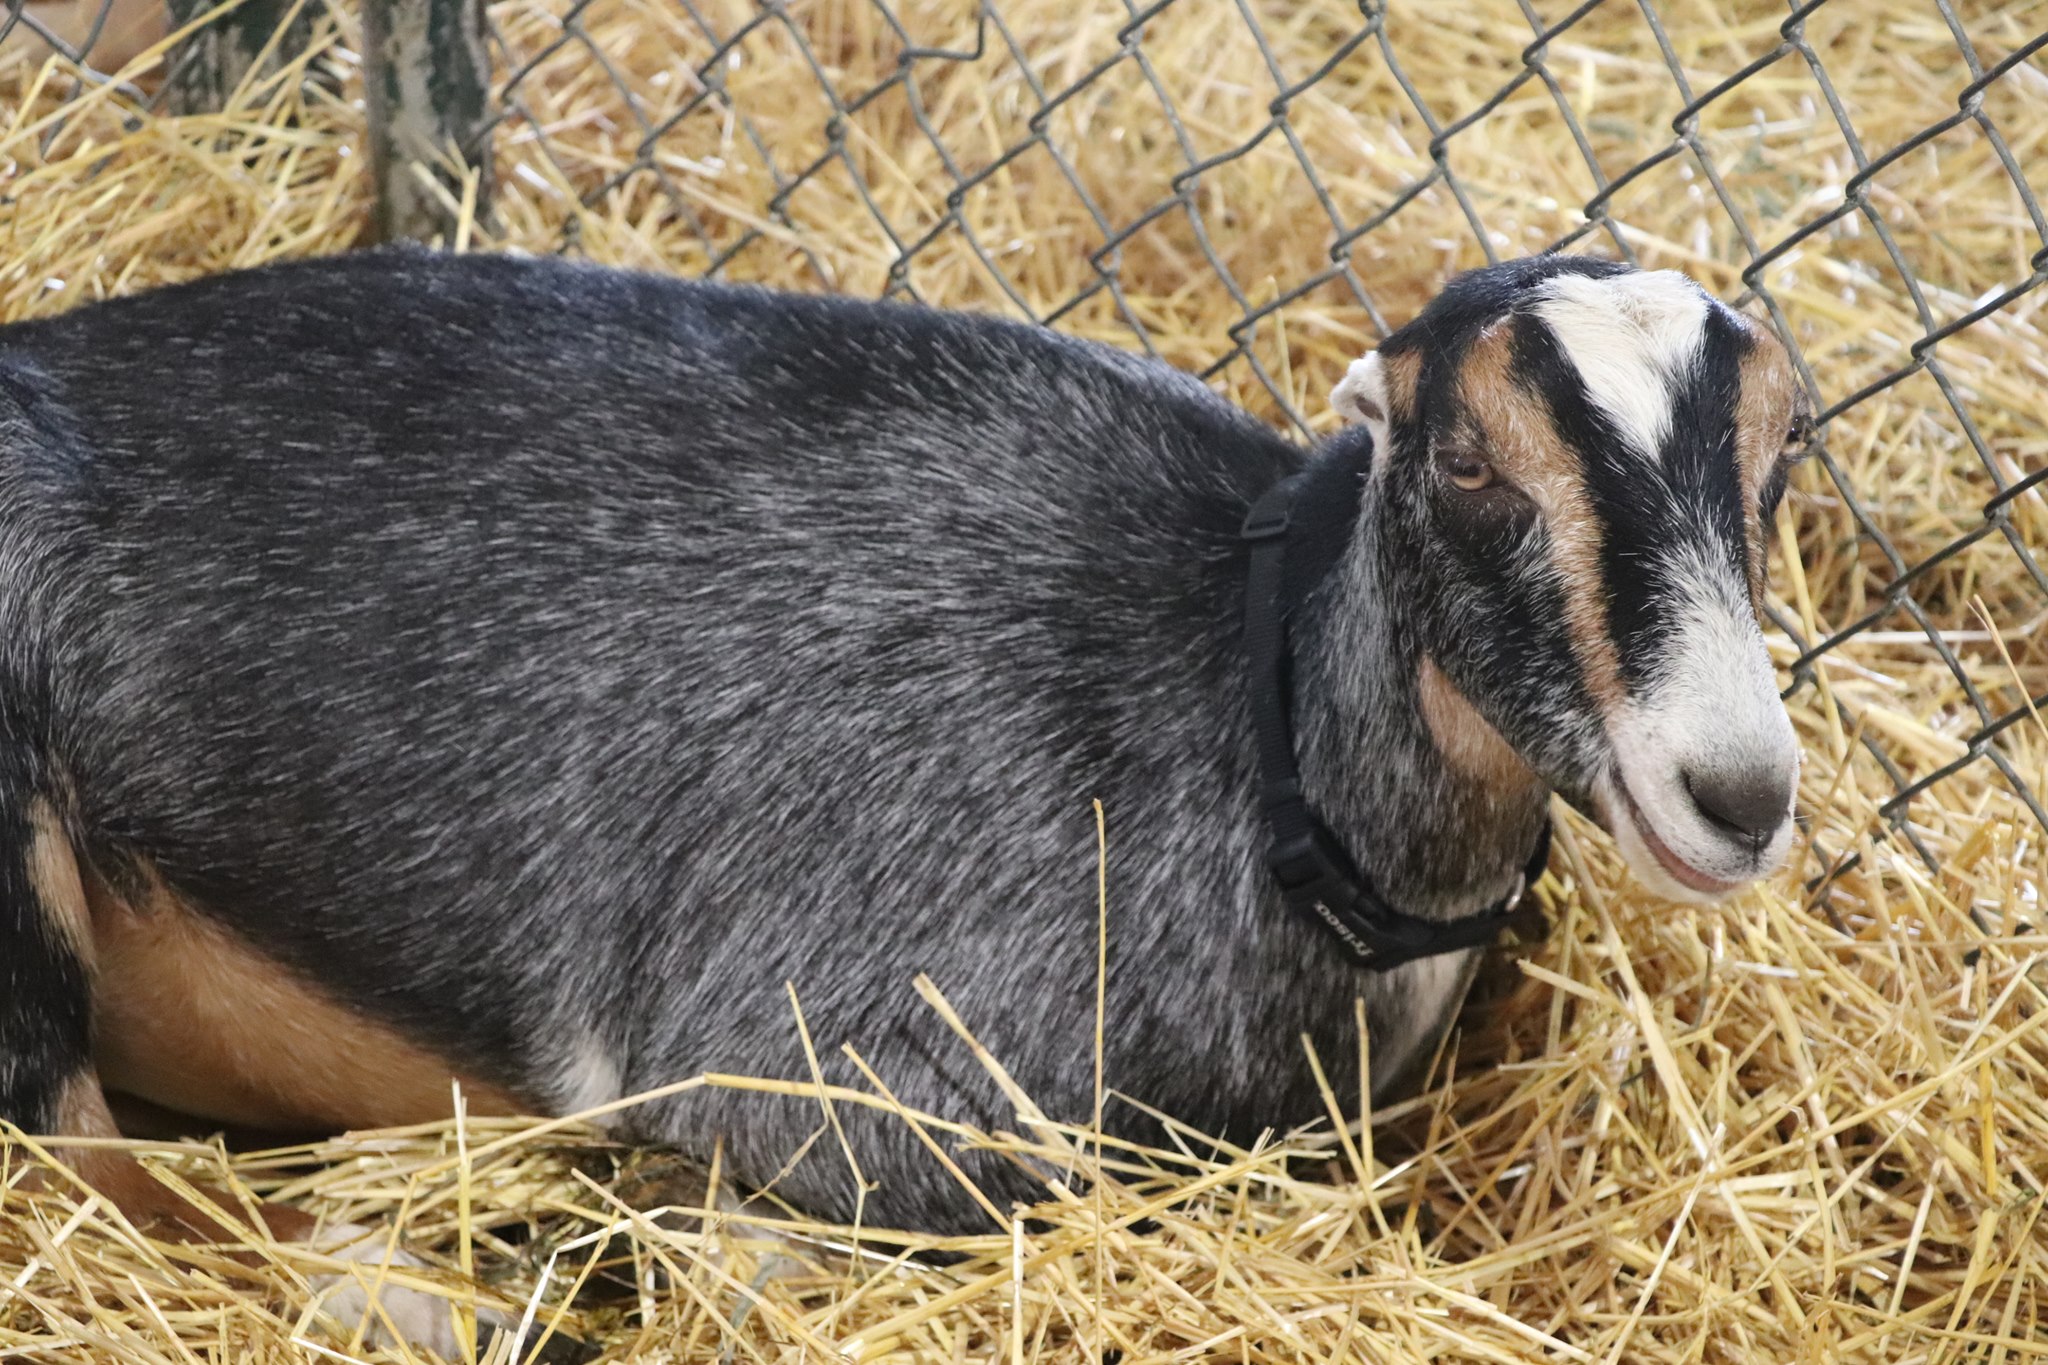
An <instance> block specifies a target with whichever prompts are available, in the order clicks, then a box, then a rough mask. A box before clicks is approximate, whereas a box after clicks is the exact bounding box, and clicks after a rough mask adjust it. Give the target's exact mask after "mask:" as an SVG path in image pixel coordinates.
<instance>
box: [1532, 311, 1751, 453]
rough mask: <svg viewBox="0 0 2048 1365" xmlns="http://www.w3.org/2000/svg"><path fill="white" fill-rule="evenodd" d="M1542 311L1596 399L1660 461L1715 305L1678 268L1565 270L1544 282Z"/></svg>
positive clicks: (1626, 435)
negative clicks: (1676, 397) (1598, 273)
mask: <svg viewBox="0 0 2048 1365" xmlns="http://www.w3.org/2000/svg"><path fill="white" fill-rule="evenodd" d="M1537 293H1538V297H1537V302H1536V307H1535V313H1536V316H1537V317H1539V318H1541V319H1542V320H1543V323H1544V325H1545V326H1547V327H1549V328H1550V331H1551V333H1552V335H1554V336H1555V337H1556V338H1557V342H1558V345H1559V346H1560V347H1562V348H1563V350H1564V353H1565V355H1566V356H1568V357H1569V358H1570V359H1571V362H1572V364H1573V366H1574V367H1575V368H1577V370H1578V372H1579V378H1580V380H1581V381H1582V382H1583V383H1584V384H1585V386H1586V392H1587V394H1588V396H1590V397H1591V398H1592V400H1593V404H1594V406H1595V407H1597V408H1599V409H1600V411H1601V413H1602V414H1603V415H1604V416H1605V417H1606V418H1607V420H1608V421H1610V422H1612V423H1613V424H1614V426H1615V429H1616V430H1618V431H1619V432H1620V433H1621V436H1622V439H1624V440H1625V441H1627V442H1628V443H1629V445H1630V446H1632V447H1633V448H1634V449H1635V451H1636V453H1637V454H1638V455H1640V456H1642V458H1644V459H1646V460H1652V461H1654V460H1655V459H1656V458H1657V452H1658V451H1659V450H1661V449H1662V448H1663V446H1664V438H1665V437H1666V436H1667V435H1669V434H1670V431H1671V407H1672V393H1673V390H1674V387H1675V386H1676V385H1678V384H1681V383H1683V382H1685V376H1686V374H1687V372H1688V371H1689V370H1691V369H1692V368H1693V367H1694V366H1695V365H1696V364H1697V363H1698V360H1699V355H1700V347H1701V345H1702V344H1703V343H1704V341H1705V339H1706V328H1707V313H1708V310H1709V309H1711V308H1713V307H1714V306H1715V304H1714V301H1713V300H1712V299H1710V298H1708V297H1707V295H1706V293H1705V291H1703V290H1702V289H1701V288H1700V287H1699V286H1698V285H1696V284H1694V283H1693V282H1692V281H1691V280H1689V279H1687V278H1686V277H1685V276H1684V275H1681V274H1679V273H1678V272H1677V271H1675V270H1656V271H1650V272H1648V273H1641V274H1637V273H1631V274H1627V275H1609V276H1605V277H1595V276H1591V275H1574V274H1564V275H1557V276H1554V277H1552V278H1551V279H1549V280H1546V281H1544V282H1543V284H1542V285H1541V286H1539V287H1538V291H1537Z"/></svg>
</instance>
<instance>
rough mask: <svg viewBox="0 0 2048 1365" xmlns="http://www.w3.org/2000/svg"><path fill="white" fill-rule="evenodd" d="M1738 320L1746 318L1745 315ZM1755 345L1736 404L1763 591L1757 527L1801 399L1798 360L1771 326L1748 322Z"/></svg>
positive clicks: (1746, 356) (1745, 499)
mask: <svg viewBox="0 0 2048 1365" xmlns="http://www.w3.org/2000/svg"><path fill="white" fill-rule="evenodd" d="M1737 316H1740V315H1739V314H1738V315H1737ZM1742 321H1743V324H1744V326H1745V327H1747V328H1748V330H1749V334H1750V337H1751V340H1752V341H1753V342H1754V344H1753V345H1751V346H1750V347H1749V349H1748V350H1747V351H1745V352H1744V353H1743V355H1742V360H1741V369H1740V380H1739V382H1740V384H1741V386H1742V387H1741V390H1740V393H1739V395H1738V397H1737V398H1736V402H1735V453H1736V458H1737V459H1738V460H1739V461H1740V462H1741V466H1742V505H1743V507H1744V508H1745V509H1746V510H1747V511H1748V512H1749V513H1750V515H1749V516H1748V517H1747V518H1746V520H1747V521H1748V522H1749V523H1751V531H1750V536H1749V566H1750V582H1751V583H1752V585H1754V586H1755V587H1756V588H1757V589H1758V590H1759V591H1760V590H1761V588H1762V585H1763V574H1764V534H1765V532H1764V528H1763V527H1761V526H1758V525H1755V524H1754V523H1755V521H1756V517H1755V514H1754V513H1755V508H1756V506H1757V499H1758V497H1759V496H1760V495H1761V493H1762V490H1763V486H1764V481H1765V480H1766V479H1768V478H1769V477H1770V474H1771V470H1772V469H1773V468H1774V467H1775V466H1776V465H1777V462H1778V459H1779V457H1780V456H1781V455H1782V454H1783V453H1784V448H1785V431H1786V429H1787V428H1788V427H1789V426H1790V425H1791V423H1792V414H1793V412H1794V410H1795V407H1796V404H1797V402H1798V398H1799V380H1798V377H1797V376H1796V375H1794V374H1793V372H1792V359H1791V357H1790V356H1788V355H1787V354H1786V353H1785V347H1784V344H1783V343H1782V342H1780V341H1779V340H1778V338H1777V335H1776V334H1775V333H1773V332H1772V331H1771V329H1770V328H1768V327H1765V326H1763V325H1761V324H1760V323H1758V322H1756V321H1755V320H1754V319H1752V318H1746V317H1745V318H1743V319H1742Z"/></svg>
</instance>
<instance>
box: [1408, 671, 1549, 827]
mask: <svg viewBox="0 0 2048 1365" xmlns="http://www.w3.org/2000/svg"><path fill="white" fill-rule="evenodd" d="M1415 690H1416V695H1417V697H1418V698H1419V699H1420V700H1421V703H1422V719H1423V722H1424V723H1425V724H1427V725H1428V726H1429V733H1430V734H1431V735H1432V736H1433V737H1434V738H1435V739H1436V747H1437V750H1438V752H1440V753H1442V754H1443V756H1444V761H1445V762H1447V763H1449V764H1450V765H1451V767H1452V768H1454V769H1455V770H1457V772H1458V773H1459V774H1460V775H1461V776H1463V777H1464V778H1465V779H1466V780H1468V781H1470V782H1472V783H1474V784H1476V785H1477V786H1479V787H1480V788H1481V789H1482V790H1484V791H1485V792H1487V793H1488V794H1489V795H1493V796H1497V797H1500V798H1502V799H1508V798H1512V797H1514V796H1515V795H1518V794H1519V793H1521V792H1523V791H1525V790H1528V789H1530V788H1534V787H1536V786H1539V785H1540V781H1539V779H1538V778H1537V776H1536V774H1535V773H1534V772H1533V771H1531V770H1530V767H1529V765H1528V764H1527V763H1525V762H1523V761H1522V756H1521V755H1520V754H1519V753H1516V752H1515V749H1514V746H1512V745H1510V744H1509V743H1508V742H1507V741H1506V740H1505V739H1503V738H1501V733H1500V731H1498V730H1496V729H1494V728H1493V726H1492V725H1490V724H1488V723H1487V720H1486V717H1484V716H1482V715H1480V714H1479V712H1478V711H1477V710H1476V709H1475V708H1474V707H1473V705H1472V703H1471V701H1470V700H1469V699H1468V698H1467V697H1466V696H1465V694H1464V693H1463V692H1461V691H1459V690H1458V685H1457V684H1456V683H1454V682H1452V681H1451V680H1450V679H1449V678H1447V677H1445V676H1444V674H1443V670H1442V669H1440V668H1438V667H1437V665H1436V660H1434V659H1432V658H1430V657H1429V656H1427V655H1424V656H1423V659H1422V666H1421V668H1420V669H1419V670H1418V671H1417V674H1416V678H1415Z"/></svg>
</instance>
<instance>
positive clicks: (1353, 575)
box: [1290, 484, 1548, 917]
mask: <svg viewBox="0 0 2048 1365" xmlns="http://www.w3.org/2000/svg"><path fill="white" fill-rule="evenodd" d="M1353 486H1354V488H1355V484H1354V485H1353ZM1380 516H1381V509H1380V505H1379V503H1378V500H1377V499H1376V498H1374V497H1372V496H1370V495H1368V496H1367V498H1366V502H1365V507H1364V510H1363V511H1362V513H1361V515H1360V517H1359V521H1358V524H1357V528H1356V530H1355V532H1354V533H1353V535H1352V536H1351V539H1350V542H1349V544H1348V545H1347V546H1346V547H1345V549H1344V551H1343V553H1342V555H1341V557H1340V558H1339V559H1338V561H1337V563H1336V564H1335V566H1334V567H1333V568H1332V569H1331V570H1330V572H1329V574H1328V575H1327V576H1326V577H1325V578H1324V579H1323V581H1322V583H1321V584H1320V585H1319V586H1318V588H1317V590H1316V591H1315V592H1314V593H1313V594H1312V595H1311V596H1310V598H1309V599H1308V600H1307V601H1306V602H1305V603H1304V604H1303V605H1302V606H1301V607H1300V608H1299V609H1298V610H1297V613H1296V617H1295V621H1294V627H1293V629H1292V631H1291V632H1290V633H1291V635H1292V638H1293V640H1294V642H1295V644H1294V647H1295V651H1296V655H1295V685H1294V708H1295V730H1296V741H1295V742H1296V747H1297V749H1298V751H1299V758H1300V762H1301V767H1302V773H1303V778H1304V781H1305V783H1306V786H1307V790H1308V794H1309V799H1310V800H1311V802H1313V803H1314V805H1315V807H1316V809H1317V810H1318V812H1319V813H1320V814H1321V815H1322V817H1323V819H1324V820H1325V821H1326V822H1327V823H1328V824H1329V826H1330V828H1331V829H1332V831H1333V832H1335V833H1336V834H1337V835H1338V837H1339V838H1340V839H1342V840H1343V841H1344V844H1345V846H1346V848H1347V849H1348V850H1349V852H1350V853H1351V856H1352V857H1353V858H1355V859H1357V861H1358V864H1359V866H1360V868H1361V870H1362V871H1364V873H1365V874H1366V876H1367V878H1368V879H1369V880H1370V881H1371V883H1372V885H1373V886H1374V888H1375V889H1376V890H1378V891H1379V893H1380V894H1381V895H1382V896H1383V897H1385V898H1386V899H1387V900H1388V901H1389V902H1391V903H1392V904H1394V905H1396V906H1397V907H1399V908H1401V909H1403V910H1405V911H1407V912H1409V913H1411V914H1418V915H1426V916H1432V917H1449V916H1456V915H1464V914H1471V913H1474V912H1476V911H1479V910H1481V909H1484V908H1485V907H1486V906H1488V905H1490V904H1492V903H1493V902H1494V901H1496V900H1498V899H1500V898H1501V897H1502V896H1504V895H1506V894H1507V893H1508V892H1509V891H1510V890H1511V889H1512V887H1513V883H1514V879H1515V875H1516V873H1518V872H1519V871H1520V870H1521V868H1522V865H1523V863H1524V862H1525V861H1526V860H1527V858H1528V856H1529V853H1530V851H1531V849H1532V848H1533V847H1534V844H1535V840H1536V837H1537V833H1538V831H1539V829H1540V827H1541V824H1542V821H1543V818H1544V815H1545V812H1546V809H1547V798H1548V793H1547V790H1546V789H1545V788H1544V786H1543V785H1542V783H1541V781H1540V780H1539V779H1537V778H1536V777H1535V775H1534V774H1533V773H1531V772H1530V771H1529V770H1528V768H1527V767H1526V766H1524V765H1523V764H1522V762H1521V760H1520V758H1519V757H1518V756H1516V755H1515V754H1514V751H1513V750H1512V749H1510V748H1509V747H1508V746H1507V744H1506V742H1505V741H1504V740H1502V739H1500V737H1499V736H1498V734H1497V733H1495V732H1494V731H1493V729H1492V727H1491V726H1488V725H1487V724H1486V723H1485V722H1484V721H1483V720H1481V719H1480V718H1479V716H1478V714H1477V713H1476V712H1474V711H1472V710H1471V709H1470V706H1469V703H1466V702H1465V700H1464V698H1463V696H1462V694H1459V693H1457V692H1456V690H1455V689H1454V688H1452V687H1451V685H1450V684H1449V683H1448V682H1445V681H1444V680H1442V679H1441V678H1438V679H1436V680H1435V682H1434V683H1433V684H1432V683H1426V682H1425V681H1424V679H1425V676H1426V671H1427V670H1428V669H1429V668H1431V667H1432V665H1431V664H1429V663H1428V662H1427V660H1428V651H1427V648H1426V645H1425V643H1424V641H1423V639H1422V636H1421V633H1420V630H1419V628H1418V622H1417V621H1416V620H1415V619H1414V617H1413V615H1412V612H1411V610H1410V609H1409V608H1408V606H1407V605H1406V604H1409V603H1412V602H1413V601H1415V598H1416V590H1417V586H1418V585H1416V584H1412V583H1408V582H1404V581H1403V576H1404V571H1403V569H1402V568H1401V567H1400V566H1399V565H1398V564H1397V563H1395V562H1393V561H1394V557H1392V556H1388V555H1386V554H1384V553H1383V552H1382V530H1381V525H1380V520H1379V518H1380ZM1426 692H1427V693H1428V695H1425V693H1426ZM1425 708H1429V715H1428V716H1427V717H1426V715H1425ZM1432 720H1434V721H1435V724H1434V725H1433V724H1432V723H1431V722H1432Z"/></svg>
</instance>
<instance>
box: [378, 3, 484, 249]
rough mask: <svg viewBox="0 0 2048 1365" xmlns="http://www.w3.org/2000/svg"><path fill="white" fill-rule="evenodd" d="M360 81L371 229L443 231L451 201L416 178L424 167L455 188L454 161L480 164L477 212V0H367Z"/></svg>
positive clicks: (387, 235)
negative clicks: (373, 199) (373, 205)
mask: <svg viewBox="0 0 2048 1365" xmlns="http://www.w3.org/2000/svg"><path fill="white" fill-rule="evenodd" d="M362 13H363V86H364V91H365V93H366V96H367V102H368V105H369V110H368V112H369V118H370V167H371V173H372V175H373V176H374V177H375V180H376V184H377V235H378V237H379V238H380V239H382V240H385V241H390V240H393V239H398V238H407V239H411V240H414V241H428V240H430V239H432V238H434V237H441V238H443V239H444V240H445V239H447V238H449V237H451V236H452V235H453V232H454V215H453V214H451V213H450V212H449V211H448V209H447V207H446V204H447V201H446V200H444V199H442V198H441V197H440V196H438V195H436V194H435V193H434V192H433V191H432V189H430V188H429V187H428V186H427V185H425V184H423V183H421V180H420V176H419V171H418V170H416V169H415V167H423V168H425V169H426V171H427V172H428V173H429V174H430V175H431V176H432V177H433V179H434V180H435V181H437V182H439V183H440V185H441V186H442V187H443V188H444V189H446V190H447V192H448V196H449V198H450V199H453V200H455V201H457V202H459V201H460V198H461V192H462V190H461V182H460V181H459V179H458V178H457V177H456V175H455V174H454V173H453V172H452V171H451V169H450V163H451V162H453V163H454V164H456V165H460V166H463V167H468V168H474V169H476V170H477V171H478V172H479V180H478V184H477V198H476V212H477V215H478V216H479V217H481V216H482V215H483V214H484V212H485V209H486V207H487V205H488V204H489V201H490V169H491V159H490V125H489V117H490V89H491V66H490V56H489V54H488V53H487V52H486V51H485V48H484V4H483V0H363V11H362Z"/></svg>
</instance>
